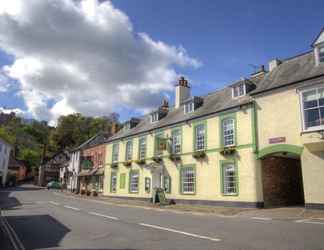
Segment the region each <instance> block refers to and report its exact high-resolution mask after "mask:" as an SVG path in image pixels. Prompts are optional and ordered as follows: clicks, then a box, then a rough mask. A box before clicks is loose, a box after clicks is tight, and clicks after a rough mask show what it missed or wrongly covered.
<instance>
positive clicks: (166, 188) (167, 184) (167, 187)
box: [163, 176, 171, 194]
mask: <svg viewBox="0 0 324 250" xmlns="http://www.w3.org/2000/svg"><path fill="white" fill-rule="evenodd" d="M163 187H164V191H165V192H166V193H168V194H169V193H171V177H170V176H163Z"/></svg>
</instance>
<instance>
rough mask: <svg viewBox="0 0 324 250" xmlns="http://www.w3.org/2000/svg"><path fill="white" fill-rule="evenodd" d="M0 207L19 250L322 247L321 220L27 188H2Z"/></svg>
mask: <svg viewBox="0 0 324 250" xmlns="http://www.w3.org/2000/svg"><path fill="white" fill-rule="evenodd" d="M0 206H2V207H5V209H4V210H3V212H4V218H5V219H6V221H7V222H8V224H9V226H10V228H11V229H12V231H13V232H14V233H13V238H14V239H15V242H16V245H17V249H26V250H31V249H68V250H72V249H78V250H82V249H90V250H94V249H106V250H112V249H114V250H117V249H118V250H140V249H141V250H142V249H143V250H144V249H145V250H146V249H148V250H153V249H161V250H162V249H163V250H166V249H170V250H171V249H172V250H177V249H185V250H189V249H199V250H202V249H226V250H227V249H294V250H297V249H307V250H309V249H324V237H323V236H324V221H320V220H319V221H305V222H307V223H304V221H295V220H292V219H286V220H271V219H268V218H242V217H217V216H213V215H204V216H201V215H191V214H179V213H173V212H170V211H157V210H152V209H144V208H134V207H126V206H118V205H112V204H108V203H106V202H102V201H93V200H87V199H80V198H77V197H75V198H74V197H72V196H67V195H64V194H63V193H61V192H54V191H48V190H44V189H39V188H36V187H33V186H28V185H25V186H22V187H18V188H15V189H10V190H3V189H2V190H1V191H0ZM0 249H1V247H0Z"/></svg>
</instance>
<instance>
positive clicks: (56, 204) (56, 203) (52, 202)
mask: <svg viewBox="0 0 324 250" xmlns="http://www.w3.org/2000/svg"><path fill="white" fill-rule="evenodd" d="M49 203H51V204H53V205H55V206H59V205H60V203H58V202H55V201H50V202H49Z"/></svg>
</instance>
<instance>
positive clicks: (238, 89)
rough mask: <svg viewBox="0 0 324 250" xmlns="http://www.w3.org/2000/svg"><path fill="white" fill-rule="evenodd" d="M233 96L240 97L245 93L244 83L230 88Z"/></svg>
mask: <svg viewBox="0 0 324 250" xmlns="http://www.w3.org/2000/svg"><path fill="white" fill-rule="evenodd" d="M232 91H233V97H240V96H243V95H245V93H246V86H245V83H241V84H238V85H236V86H234V87H233V88H232Z"/></svg>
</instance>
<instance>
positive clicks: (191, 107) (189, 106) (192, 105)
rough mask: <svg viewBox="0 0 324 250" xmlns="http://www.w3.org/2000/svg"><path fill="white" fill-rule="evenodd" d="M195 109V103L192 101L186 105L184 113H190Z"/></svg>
mask: <svg viewBox="0 0 324 250" xmlns="http://www.w3.org/2000/svg"><path fill="white" fill-rule="evenodd" d="M194 111H195V103H194V102H193V101H190V102H188V103H186V104H185V105H184V113H185V114H188V113H191V112H194Z"/></svg>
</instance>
